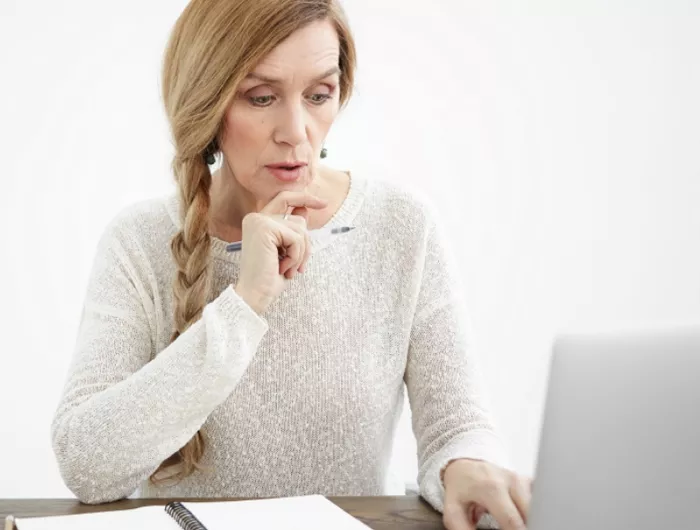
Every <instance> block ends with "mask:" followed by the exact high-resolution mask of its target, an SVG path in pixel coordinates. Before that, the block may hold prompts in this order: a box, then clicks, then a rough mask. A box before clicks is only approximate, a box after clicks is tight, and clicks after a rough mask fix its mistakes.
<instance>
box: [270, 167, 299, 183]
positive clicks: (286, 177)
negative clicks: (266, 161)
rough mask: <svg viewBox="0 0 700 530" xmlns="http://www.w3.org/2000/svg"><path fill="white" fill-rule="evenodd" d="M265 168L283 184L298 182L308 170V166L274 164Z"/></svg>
mask: <svg viewBox="0 0 700 530" xmlns="http://www.w3.org/2000/svg"><path fill="white" fill-rule="evenodd" d="M265 167H266V168H267V170H268V171H269V172H270V173H272V174H273V175H274V176H275V177H276V178H277V179H278V180H279V181H281V182H296V181H297V180H299V178H301V176H302V175H303V174H304V172H305V170H306V164H298V165H285V164H274V165H269V166H265Z"/></svg>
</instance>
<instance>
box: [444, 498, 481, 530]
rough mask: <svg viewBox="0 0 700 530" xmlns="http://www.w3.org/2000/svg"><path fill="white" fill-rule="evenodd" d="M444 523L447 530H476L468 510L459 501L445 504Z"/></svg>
mask: <svg viewBox="0 0 700 530" xmlns="http://www.w3.org/2000/svg"><path fill="white" fill-rule="evenodd" d="M442 523H443V524H444V525H445V528H447V530H476V525H475V524H472V522H471V521H470V520H469V516H468V515H467V510H465V509H464V507H463V506H462V504H460V503H459V502H457V501H455V502H451V503H447V502H446V503H445V507H444V509H443V512H442Z"/></svg>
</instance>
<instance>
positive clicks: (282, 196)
mask: <svg viewBox="0 0 700 530" xmlns="http://www.w3.org/2000/svg"><path fill="white" fill-rule="evenodd" d="M326 206H328V201H327V200H325V199H322V198H320V197H317V196H315V195H311V194H310V193H306V192H303V191H282V192H280V193H278V194H277V195H275V196H274V197H273V198H272V200H271V201H270V202H268V203H267V204H266V205H265V206H264V207H263V209H262V210H260V212H261V213H266V214H284V213H287V212H288V211H289V209H290V208H292V209H295V208H299V207H304V208H314V209H321V208H325V207H326Z"/></svg>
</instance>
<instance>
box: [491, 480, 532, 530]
mask: <svg viewBox="0 0 700 530" xmlns="http://www.w3.org/2000/svg"><path fill="white" fill-rule="evenodd" d="M506 491H507V490H499V493H497V494H496V495H493V496H489V497H487V498H486V499H484V501H485V502H484V504H485V507H486V510H487V511H488V512H489V513H490V514H491V516H492V517H493V518H494V519H495V520H496V522H497V523H498V526H499V527H500V528H501V529H502V530H525V521H523V518H522V517H521V516H520V512H519V511H518V509H517V508H516V507H515V504H514V503H513V500H512V499H511V498H510V495H509V494H508V493H507V492H506Z"/></svg>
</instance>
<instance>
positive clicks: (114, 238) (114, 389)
mask: <svg viewBox="0 0 700 530" xmlns="http://www.w3.org/2000/svg"><path fill="white" fill-rule="evenodd" d="M134 244H135V243H134V242H132V241H130V240H128V239H127V238H124V237H122V236H121V232H120V229H119V228H118V227H117V226H115V224H114V223H113V224H112V225H111V226H110V228H109V229H108V230H107V231H106V232H105V234H104V235H103V237H102V239H101V240H100V244H99V246H98V250H97V256H96V258H95V262H94V264H93V269H92V273H91V277H90V280H89V283H88V289H87V295H86V298H85V303H84V308H83V313H82V316H81V321H80V327H79V332H78V338H77V344H76V348H75V352H74V356H73V360H72V363H71V366H70V369H69V373H68V378H67V382H66V385H65V388H64V392H63V396H62V398H61V400H60V403H59V406H58V408H57V410H56V413H55V416H54V420H53V422H52V426H51V437H52V444H53V449H54V452H55V454H56V458H57V461H58V466H59V469H60V472H61V475H62V477H63V480H64V481H65V483H66V485H67V486H68V488H69V489H70V490H71V491H72V492H73V493H75V495H76V496H77V497H78V498H79V499H80V500H81V501H83V502H86V503H100V502H108V501H113V500H117V499H120V498H123V497H127V496H128V495H130V494H131V493H133V492H134V491H135V490H136V489H137V487H138V486H139V484H140V483H141V482H142V481H143V480H144V479H146V478H148V477H149V476H150V474H151V473H152V472H153V471H155V470H156V469H157V468H158V466H159V465H160V463H161V462H162V461H163V460H165V459H166V458H167V457H169V456H170V455H172V454H173V453H175V452H176V451H177V450H179V449H180V448H181V447H182V446H183V445H184V444H185V443H186V442H187V441H188V440H189V439H190V438H191V437H192V436H193V435H194V434H195V432H196V431H197V430H198V429H199V428H200V427H201V426H202V424H203V423H204V421H205V420H206V418H207V416H208V415H209V413H210V412H211V411H212V410H213V409H214V408H215V407H216V406H217V405H219V404H220V403H221V402H223V401H224V400H225V399H226V397H227V396H228V395H229V394H230V392H231V391H232V390H233V389H234V387H235V386H236V384H237V383H238V381H239V379H240V378H241V376H242V375H243V373H244V371H245V370H246V368H247V366H248V364H249V362H250V360H251V358H252V356H253V354H254V353H255V351H256V350H257V347H258V343H259V341H260V340H261V338H262V337H263V335H264V334H265V332H266V331H267V324H266V322H265V321H264V320H263V319H261V318H260V317H259V316H258V315H257V314H256V313H255V312H254V311H253V310H252V309H251V308H250V307H249V306H247V305H246V304H245V303H244V302H243V301H242V299H241V298H240V297H239V296H238V295H237V294H236V293H235V291H234V289H233V287H231V286H229V287H227V288H226V289H225V290H224V291H223V292H222V293H221V294H220V295H219V296H218V298H216V299H215V300H214V301H212V302H211V303H210V304H208V305H207V306H206V307H205V309H204V312H203V314H202V317H201V318H200V320H198V321H197V322H196V323H195V324H194V325H192V326H191V327H190V328H188V329H187V330H186V331H185V333H183V334H182V335H181V336H180V337H178V338H177V339H176V340H175V342H173V343H172V344H170V345H169V346H168V347H166V348H165V349H164V350H162V351H161V352H160V353H159V354H158V355H157V356H155V358H154V359H153V360H151V359H152V357H153V354H154V353H155V352H154V351H153V350H154V346H153V339H152V335H153V333H152V330H151V324H150V322H151V321H152V320H149V317H150V319H154V318H155V316H154V309H153V305H152V302H151V300H150V297H149V295H148V292H147V291H146V289H145V288H144V286H143V284H142V282H141V281H140V279H139V278H138V277H137V274H136V273H134V265H133V263H132V260H131V258H130V257H129V256H130V255H133V256H137V255H138V254H137V253H133V252H132V253H131V254H130V253H129V252H128V250H127V249H128V248H129V245H134Z"/></svg>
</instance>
